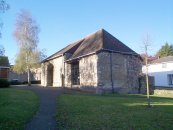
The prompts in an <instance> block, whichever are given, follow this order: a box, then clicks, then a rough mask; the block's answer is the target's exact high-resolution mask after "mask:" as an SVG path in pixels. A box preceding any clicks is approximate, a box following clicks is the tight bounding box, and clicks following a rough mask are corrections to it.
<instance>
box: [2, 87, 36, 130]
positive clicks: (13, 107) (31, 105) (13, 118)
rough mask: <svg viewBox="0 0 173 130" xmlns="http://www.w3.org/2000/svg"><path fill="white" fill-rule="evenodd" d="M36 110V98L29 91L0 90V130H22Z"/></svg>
mask: <svg viewBox="0 0 173 130" xmlns="http://www.w3.org/2000/svg"><path fill="white" fill-rule="evenodd" d="M37 109H38V97H37V96H36V95H35V94H34V93H33V92H31V91H28V90H20V89H16V88H0V130H23V129H24V125H25V124H26V122H27V121H29V120H30V119H31V118H32V116H33V114H34V113H35V112H36V110H37Z"/></svg>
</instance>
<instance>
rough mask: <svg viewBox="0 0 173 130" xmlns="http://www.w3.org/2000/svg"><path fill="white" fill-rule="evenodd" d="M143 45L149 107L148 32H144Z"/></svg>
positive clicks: (149, 41)
mask: <svg viewBox="0 0 173 130" xmlns="http://www.w3.org/2000/svg"><path fill="white" fill-rule="evenodd" d="M143 46H144V51H145V66H146V70H145V74H146V86H147V101H148V107H151V103H150V86H149V80H148V47H149V46H151V37H150V35H149V34H146V35H145V36H144V38H143Z"/></svg>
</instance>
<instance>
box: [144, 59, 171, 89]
mask: <svg viewBox="0 0 173 130" xmlns="http://www.w3.org/2000/svg"><path fill="white" fill-rule="evenodd" d="M145 70H146V67H145V66H143V67H142V72H143V73H145V72H146V71H145ZM148 74H149V75H150V76H154V78H155V86H162V87H173V56H167V57H163V58H160V59H157V60H154V61H152V63H151V64H149V65H148Z"/></svg>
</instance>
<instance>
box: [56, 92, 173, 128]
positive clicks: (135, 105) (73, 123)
mask: <svg viewBox="0 0 173 130" xmlns="http://www.w3.org/2000/svg"><path fill="white" fill-rule="evenodd" d="M151 100H152V104H153V105H154V106H153V107H152V108H147V107H146V104H147V102H146V97H145V96H143V95H102V96H99V95H86V94H85V95H82V94H64V95H61V96H60V97H58V101H57V104H58V107H57V123H58V128H59V129H60V130H61V129H67V130H78V129H81V130H101V129H102V130H111V129H116V130H173V98H163V97H152V98H151Z"/></svg>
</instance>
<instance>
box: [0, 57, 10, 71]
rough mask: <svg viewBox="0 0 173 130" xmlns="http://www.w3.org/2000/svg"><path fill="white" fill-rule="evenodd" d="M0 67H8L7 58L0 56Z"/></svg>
mask: <svg viewBox="0 0 173 130" xmlns="http://www.w3.org/2000/svg"><path fill="white" fill-rule="evenodd" d="M0 66H1V68H2V67H9V61H8V57H6V56H0Z"/></svg>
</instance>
